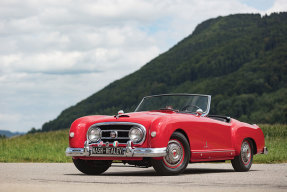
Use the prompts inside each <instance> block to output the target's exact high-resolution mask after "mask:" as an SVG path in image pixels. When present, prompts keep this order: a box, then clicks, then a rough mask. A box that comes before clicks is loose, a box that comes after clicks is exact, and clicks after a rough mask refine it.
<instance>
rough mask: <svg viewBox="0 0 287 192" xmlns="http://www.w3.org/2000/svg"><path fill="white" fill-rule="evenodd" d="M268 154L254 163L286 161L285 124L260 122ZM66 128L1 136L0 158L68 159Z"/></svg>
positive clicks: (41, 160) (64, 160) (52, 160)
mask: <svg viewBox="0 0 287 192" xmlns="http://www.w3.org/2000/svg"><path fill="white" fill-rule="evenodd" d="M260 127H261V128H262V130H263V132H264V135H265V141H266V146H267V147H268V150H269V154H268V155H256V156H254V163H283V162H287V125H260ZM68 132H69V130H60V131H53V132H47V133H35V134H28V135H23V136H19V137H14V138H10V139H0V162H71V157H66V156H65V149H66V147H67V146H68Z"/></svg>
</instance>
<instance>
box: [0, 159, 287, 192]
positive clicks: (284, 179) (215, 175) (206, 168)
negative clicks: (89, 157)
mask: <svg viewBox="0 0 287 192" xmlns="http://www.w3.org/2000/svg"><path fill="white" fill-rule="evenodd" d="M10 191H13V192H16V191H21V192H26V191H27V192H34V191H37V192H38V191H41V192H45V191H53V192H54V191H55V192H57V191H61V192H66V191H67V192H68V191H69V192H72V191H77V192H83V191H99V192H106V191H108V192H113V191H116V192H122V191H125V192H126V191H133V192H142V191H148V192H153V191H156V192H161V191H164V192H170V191H172V192H181V191H189V192H190V191H285V192H286V191H287V164H254V165H253V166H252V168H251V170H250V171H249V172H241V173H237V172H234V171H233V168H232V166H231V164H229V163H220V164H211V163H201V164H189V166H188V167H187V169H186V171H185V172H184V174H182V175H179V176H156V175H155V172H154V170H153V168H148V169H146V168H136V167H131V166H123V165H122V164H113V166H112V167H111V168H110V169H109V170H108V171H107V172H105V173H104V174H103V175H99V176H88V175H84V174H82V173H80V172H79V171H78V170H77V169H76V168H75V167H74V165H73V164H71V163H0V192H10Z"/></svg>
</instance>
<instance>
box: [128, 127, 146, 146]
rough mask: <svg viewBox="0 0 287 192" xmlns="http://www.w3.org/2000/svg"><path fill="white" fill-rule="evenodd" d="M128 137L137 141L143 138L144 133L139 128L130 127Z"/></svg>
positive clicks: (134, 141)
mask: <svg viewBox="0 0 287 192" xmlns="http://www.w3.org/2000/svg"><path fill="white" fill-rule="evenodd" d="M129 137H130V140H131V141H132V142H133V143H139V142H141V141H142V139H143V138H144V133H143V131H142V130H141V129H140V128H138V127H132V128H131V130H130V132H129Z"/></svg>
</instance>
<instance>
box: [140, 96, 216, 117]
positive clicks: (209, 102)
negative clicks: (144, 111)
mask: <svg viewBox="0 0 287 192" xmlns="http://www.w3.org/2000/svg"><path fill="white" fill-rule="evenodd" d="M161 96H204V97H207V102H208V103H207V109H206V111H203V113H202V115H201V116H206V115H208V113H209V111H210V104H211V95H204V94H189V93H170V94H159V95H150V96H145V97H144V98H143V99H142V100H141V102H140V103H139V105H138V106H137V107H136V109H135V112H139V111H137V110H138V109H139V107H140V106H141V104H142V103H143V102H144V100H145V99H146V98H150V97H161ZM178 113H186V112H182V111H180V112H178ZM188 114H194V113H188Z"/></svg>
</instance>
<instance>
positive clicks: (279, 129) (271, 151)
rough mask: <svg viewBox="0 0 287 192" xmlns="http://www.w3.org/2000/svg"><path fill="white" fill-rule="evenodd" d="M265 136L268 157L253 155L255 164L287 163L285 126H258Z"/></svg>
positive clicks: (286, 130) (286, 132) (286, 133)
mask: <svg viewBox="0 0 287 192" xmlns="http://www.w3.org/2000/svg"><path fill="white" fill-rule="evenodd" d="M259 127H260V128H261V129H262V131H263V133H264V136H265V145H266V147H267V148H268V155H255V156H254V162H255V163H286V162H287V125H281V124H275V125H266V124H265V125H259Z"/></svg>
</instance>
